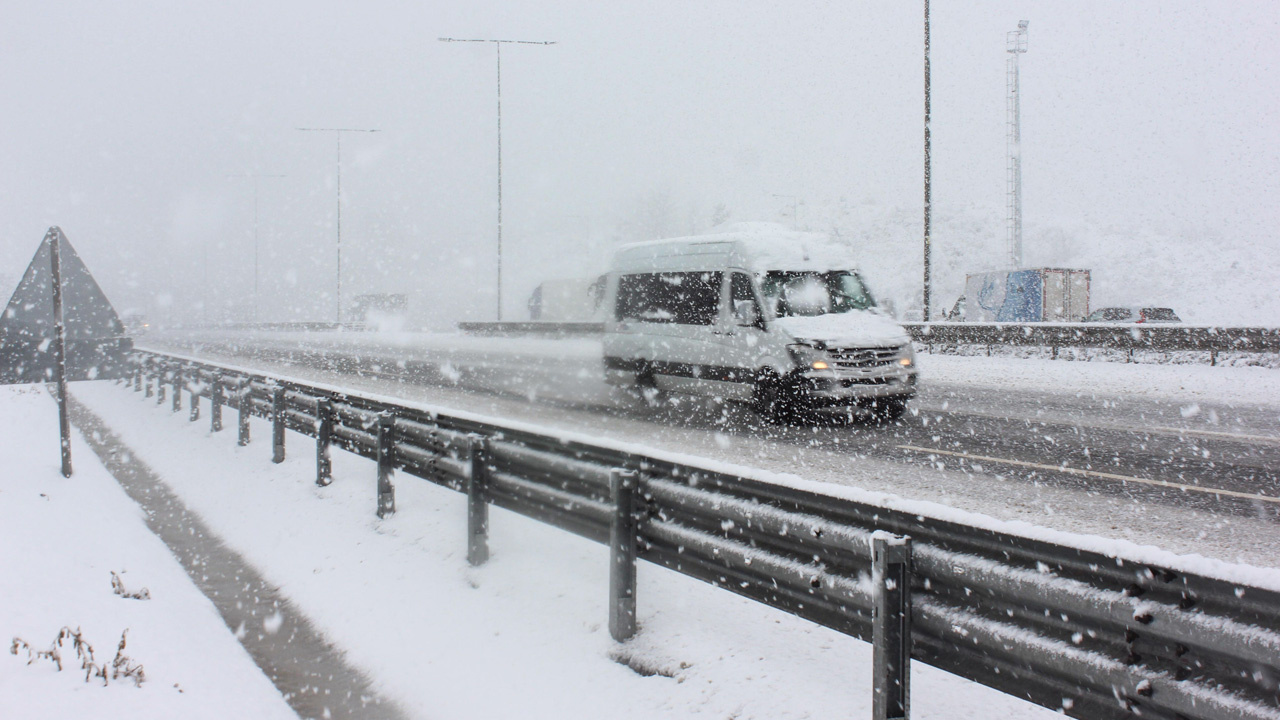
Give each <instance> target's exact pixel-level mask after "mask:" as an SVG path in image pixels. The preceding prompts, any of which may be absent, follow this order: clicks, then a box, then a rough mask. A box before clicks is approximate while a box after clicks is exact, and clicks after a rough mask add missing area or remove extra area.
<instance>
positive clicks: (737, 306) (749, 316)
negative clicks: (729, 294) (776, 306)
mask: <svg viewBox="0 0 1280 720" xmlns="http://www.w3.org/2000/svg"><path fill="white" fill-rule="evenodd" d="M733 317H734V318H735V319H736V320H737V321H738V324H739V325H741V326H743V327H759V325H760V308H759V307H757V306H756V304H755V302H754V301H752V300H734V301H733Z"/></svg>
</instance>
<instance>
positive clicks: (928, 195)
mask: <svg viewBox="0 0 1280 720" xmlns="http://www.w3.org/2000/svg"><path fill="white" fill-rule="evenodd" d="M929 75H930V70H929V0H924V317H922V318H921V319H922V320H924V321H925V322H929V316H930V313H931V311H932V297H931V296H932V294H933V293H932V290H933V279H932V278H931V277H930V273H931V270H932V268H931V264H932V262H933V257H932V256H933V247H932V246H931V244H930V243H931V238H930V237H929V233H930V231H931V230H932V228H931V227H930V225H931V222H932V215H933V159H932V157H931V156H930V150H931V148H930V144H931V140H932V137H931V136H930V128H929V111H930V107H929V100H930V97H929V90H930V89H929V84H930V83H929V81H930V77H929Z"/></svg>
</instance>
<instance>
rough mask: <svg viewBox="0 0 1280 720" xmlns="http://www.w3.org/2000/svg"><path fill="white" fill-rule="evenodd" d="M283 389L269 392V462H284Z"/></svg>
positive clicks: (276, 388)
mask: <svg viewBox="0 0 1280 720" xmlns="http://www.w3.org/2000/svg"><path fill="white" fill-rule="evenodd" d="M284 412H285V411H284V388H282V387H280V386H279V385H277V386H276V387H275V388H273V389H272V390H271V462H273V463H282V462H284Z"/></svg>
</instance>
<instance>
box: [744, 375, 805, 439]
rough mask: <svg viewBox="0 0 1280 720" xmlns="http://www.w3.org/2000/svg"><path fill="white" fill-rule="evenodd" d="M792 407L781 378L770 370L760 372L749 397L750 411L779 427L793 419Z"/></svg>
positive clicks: (792, 403)
mask: <svg viewBox="0 0 1280 720" xmlns="http://www.w3.org/2000/svg"><path fill="white" fill-rule="evenodd" d="M793 405H794V402H793V401H792V399H791V397H790V396H789V395H788V393H787V390H786V386H785V384H784V383H783V382H782V378H780V377H778V376H777V374H776V373H774V372H773V371H772V370H764V371H761V373H760V375H759V376H758V377H757V378H756V384H755V390H754V391H753V393H752V395H751V409H752V410H753V411H755V413H756V414H757V415H759V416H760V417H762V418H764V419H765V420H767V421H769V422H771V423H774V424H778V425H781V424H783V423H786V422H789V421H790V420H791V419H792V417H794V415H795V411H794V408H793Z"/></svg>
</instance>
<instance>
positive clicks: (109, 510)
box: [0, 386, 296, 720]
mask: <svg viewBox="0 0 1280 720" xmlns="http://www.w3.org/2000/svg"><path fill="white" fill-rule="evenodd" d="M57 428H58V421H57V407H56V405H55V404H54V403H53V401H52V399H51V398H50V397H49V395H48V394H47V393H46V392H45V391H44V388H43V387H41V386H10V387H0V457H3V458H4V467H3V471H2V472H0V639H3V640H5V641H8V640H9V639H10V638H14V637H19V638H22V639H23V640H25V641H26V642H28V643H29V644H30V645H31V646H33V648H34V649H35V650H46V649H48V648H49V646H50V644H51V642H52V641H53V639H54V638H55V636H56V635H57V633H58V631H59V630H60V629H61V628H62V627H63V626H67V627H69V628H70V629H71V630H73V631H74V630H76V629H79V630H80V631H81V632H82V634H83V637H84V638H85V640H87V641H88V642H90V643H91V644H92V645H93V651H94V659H95V661H96V662H97V663H98V664H100V665H102V664H109V663H111V661H112V659H113V658H114V656H115V653H116V645H117V643H118V642H119V641H120V636H121V633H122V632H124V631H125V630H126V629H127V630H128V636H127V645H126V648H125V651H124V652H125V654H126V655H127V656H129V657H130V658H132V659H133V660H134V661H136V662H137V663H140V664H141V665H142V666H143V670H144V672H145V674H146V681H145V682H144V683H143V684H142V686H141V687H136V686H135V685H134V683H133V682H132V681H130V680H124V679H121V680H116V681H112V682H111V683H110V684H109V685H108V686H106V687H103V685H102V681H101V680H95V681H93V682H90V683H86V682H85V680H84V678H85V673H84V671H82V670H80V669H79V668H80V661H79V660H77V659H76V654H75V651H74V650H73V649H72V647H71V643H70V642H66V643H64V646H63V648H62V657H63V666H64V670H63V671H62V672H58V671H57V669H56V668H55V667H54V665H53V663H52V662H50V661H49V660H44V659H41V660H38V661H37V662H35V663H33V664H31V665H28V664H27V653H26V651H25V650H22V651H20V653H19V654H18V655H17V656H14V655H11V654H9V653H8V652H4V653H2V654H0V708H2V710H0V715H3V716H4V717H5V718H7V719H14V720H17V719H20V718H102V719H103V720H110V719H113V718H120V719H121V720H123V719H125V718H128V720H145V719H146V718H156V719H157V720H170V719H171V718H210V719H211V720H213V719H217V720H224V719H225V718H229V717H251V718H255V719H256V718H263V719H264V720H266V719H272V718H279V719H281V720H283V719H284V718H296V715H294V713H293V711H292V710H290V709H289V706H288V705H286V704H285V702H284V699H283V698H282V697H281V696H280V694H279V693H278V692H277V691H276V689H275V688H274V687H273V686H272V685H271V683H270V681H268V680H267V678H266V677H265V676H264V675H263V674H262V673H261V671H259V670H258V668H257V666H256V665H254V663H253V660H252V659H251V658H250V657H249V655H248V653H246V652H245V651H244V649H243V648H242V647H241V646H240V644H239V643H238V642H236V640H235V638H234V637H233V636H232V634H231V632H230V631H229V630H228V629H227V628H226V626H225V625H223V623H222V619H221V618H220V617H219V616H218V613H217V611H216V610H215V609H214V607H213V605H212V604H211V603H210V602H209V601H208V600H207V599H206V598H205V597H204V596H203V595H201V594H200V591H199V590H198V589H196V587H195V585H193V584H192V582H191V581H190V579H189V578H188V577H187V575H186V573H185V572H183V570H182V567H181V566H180V565H179V564H178V562H177V560H175V559H174V558H173V557H172V555H170V554H169V550H168V548H166V547H165V545H164V544H163V543H162V542H160V540H159V539H158V538H156V537H155V536H154V535H152V534H151V532H150V530H148V529H147V527H146V525H145V524H144V522H143V518H142V511H141V510H140V509H139V508H138V506H137V505H136V504H135V503H134V502H133V501H132V500H130V499H129V498H128V496H126V495H125V493H124V491H123V490H122V489H121V488H120V486H119V485H118V484H116V481H115V480H114V479H113V478H112V477H111V476H110V475H109V474H108V473H107V471H106V469H105V468H103V467H102V465H101V464H100V463H99V462H98V460H97V458H96V457H95V456H94V454H93V452H92V451H91V450H90V449H89V448H88V447H87V446H86V445H85V444H84V443H83V442H82V441H81V440H80V437H79V436H78V434H76V433H74V432H73V438H72V453H73V459H74V466H75V474H74V475H73V476H72V477H71V478H69V479H67V478H63V477H62V474H61V472H60V471H59V451H58V436H57V433H58V430H57ZM112 572H115V573H117V574H118V576H119V578H120V579H121V581H122V582H123V584H124V588H125V589H126V591H128V592H133V593H136V592H139V591H141V590H142V589H143V588H146V589H147V591H148V595H149V596H150V599H148V600H138V599H128V598H125V597H122V596H120V595H116V594H114V593H113V591H112V575H111V573H112Z"/></svg>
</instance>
